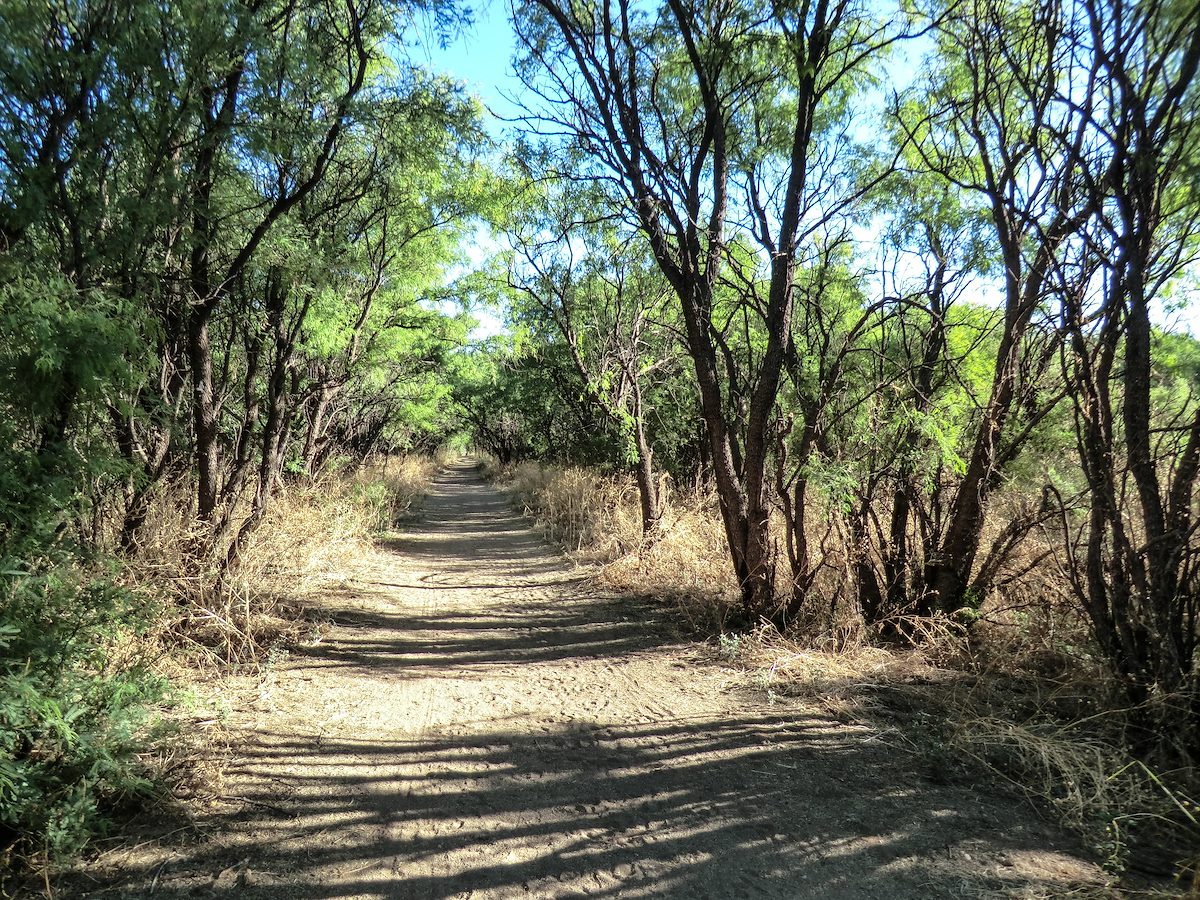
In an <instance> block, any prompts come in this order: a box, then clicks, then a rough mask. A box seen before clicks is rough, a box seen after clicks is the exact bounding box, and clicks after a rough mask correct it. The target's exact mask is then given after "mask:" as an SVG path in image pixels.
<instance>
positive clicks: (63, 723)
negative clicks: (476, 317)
mask: <svg viewBox="0 0 1200 900" xmlns="http://www.w3.org/2000/svg"><path fill="white" fill-rule="evenodd" d="M462 15H463V13H462V12H461V11H460V10H459V9H458V8H457V7H455V6H453V5H451V4H448V3H446V4H442V3H421V2H414V3H407V2H393V0H336V2H331V0H244V2H243V0H230V2H223V0H222V2H207V0H199V2H179V3H174V2H173V3H159V2H143V0H119V2H113V0H70V2H64V3H46V2H39V0H35V2H16V3H5V4H4V5H3V6H2V7H0V570H3V576H2V577H3V579H4V589H3V594H2V595H0V698H2V699H0V855H5V854H6V853H7V850H8V848H9V846H10V844H11V843H12V842H13V841H14V840H15V839H16V838H18V837H24V838H26V839H27V840H28V843H27V844H26V847H25V849H26V850H29V849H34V850H37V849H43V850H46V851H48V852H50V853H52V854H53V853H56V852H64V851H69V850H71V849H72V848H73V847H74V846H76V845H77V843H78V842H79V841H81V840H83V839H84V838H85V837H86V835H87V833H88V829H89V828H90V823H91V820H92V819H93V817H94V815H95V813H96V810H97V803H98V802H99V801H100V799H101V798H102V797H104V796H105V795H107V796H109V798H110V799H111V798H113V797H119V796H120V795H122V794H123V793H126V792H128V791H130V790H136V789H139V784H140V782H139V779H138V776H137V766H136V765H135V761H134V760H133V759H132V756H131V753H132V750H133V749H134V748H135V747H136V746H137V745H138V742H139V741H141V740H143V739H144V734H143V732H142V726H141V725H140V724H139V722H140V721H141V719H142V717H143V713H144V709H145V705H146V702H147V701H148V700H152V699H153V697H154V696H156V695H157V694H159V693H161V690H160V687H159V686H158V684H157V682H156V680H155V679H154V678H152V677H150V676H148V675H147V673H146V672H145V671H144V670H143V669H141V668H139V667H138V666H137V665H132V664H130V663H129V661H128V659H126V658H125V657H124V656H123V655H122V654H121V653H120V652H118V650H117V648H119V647H121V646H122V645H123V641H125V640H126V638H127V636H128V634H129V633H130V632H131V631H135V630H137V629H138V628H140V627H142V626H144V625H145V624H146V623H148V622H149V621H150V620H151V619H152V618H153V616H154V613H153V609H152V607H150V606H148V605H147V602H146V600H145V598H139V597H137V596H134V595H133V594H131V593H130V592H128V591H126V590H124V589H121V588H118V587H117V586H116V582H114V581H113V580H112V578H110V577H109V572H110V571H111V570H112V568H113V567H112V566H111V565H109V564H107V563H106V562H105V560H106V559H108V558H116V559H118V560H122V559H124V560H129V559H133V558H136V557H137V556H138V554H139V552H140V550H141V547H142V546H143V545H144V544H146V543H155V542H158V541H161V540H162V539H163V536H162V535H160V534H156V533H148V530H150V531H151V532H152V529H150V526H149V524H148V522H149V520H150V518H151V515H150V514H151V512H152V510H154V509H155V508H156V507H157V508H161V507H164V506H166V507H170V508H174V510H175V513H174V515H175V517H176V519H177V520H179V519H181V520H182V526H181V527H182V529H183V530H184V531H185V532H186V535H187V539H186V544H187V547H186V553H185V554H184V558H181V559H176V560H174V563H173V564H174V565H176V566H178V567H183V568H184V569H186V570H188V571H187V572H177V573H175V575H174V577H176V578H177V579H178V580H179V582H180V583H185V582H186V583H190V584H191V585H193V590H194V591H195V592H197V593H199V594H200V596H201V599H203V598H204V597H206V596H208V595H210V594H211V593H212V592H218V593H219V592H220V591H221V590H222V583H223V581H224V580H225V579H227V578H228V577H229V576H230V574H231V573H232V572H233V570H235V569H236V567H237V565H238V562H239V554H240V553H241V551H242V549H243V547H244V546H245V543H246V541H247V539H248V537H249V536H250V534H251V533H252V532H253V531H254V529H255V528H257V527H258V526H259V525H260V524H261V523H262V521H263V519H264V516H265V515H266V513H267V511H268V509H269V508H270V504H271V502H272V498H273V496H274V495H275V493H276V492H277V490H278V486H279V485H280V484H281V483H282V482H283V481H284V480H285V479H289V478H291V479H298V478H305V477H309V476H311V475H313V474H315V473H316V472H318V471H319V470H321V469H322V468H324V467H328V466H330V465H337V464H339V463H340V462H341V461H343V460H344V459H346V458H361V457H362V456H364V455H365V454H367V453H369V452H371V451H375V450H386V449H389V448H394V447H407V446H411V445H414V444H420V443H421V442H422V441H424V442H425V443H432V444H436V443H437V442H438V441H440V440H441V435H442V434H443V433H444V432H445V431H446V428H445V425H444V418H443V417H444V415H445V412H444V410H442V409H439V402H440V401H441V400H442V399H443V395H444V393H445V390H446V389H445V386H444V384H443V382H442V380H441V379H440V377H439V374H438V373H439V372H440V370H441V367H442V363H443V359H444V357H445V355H446V354H447V352H449V351H450V350H451V349H453V348H455V347H457V346H459V345H461V343H462V342H463V340H464V339H465V337H466V329H467V323H466V321H465V320H463V319H461V318H460V317H454V316H449V315H446V314H443V313H442V312H440V311H439V309H440V307H439V306H438V305H437V304H436V303H433V302H429V301H431V300H436V299H437V298H438V296H439V295H440V294H443V293H445V291H446V287H445V285H446V281H447V275H448V272H449V271H450V268H451V266H453V265H455V264H457V263H458V261H459V259H460V255H461V252H462V251H461V246H460V244H461V237H462V234H463V233H465V231H466V230H467V229H468V228H469V227H470V224H469V220H470V219H471V217H474V216H476V215H478V213H479V212H480V210H481V209H482V208H484V205H485V203H484V200H485V199H486V194H485V193H483V192H482V187H483V185H484V184H485V182H486V181H487V178H488V176H487V173H486V171H485V170H484V168H483V167H482V165H481V162H480V159H481V154H482V153H483V152H484V151H485V149H486V143H487V142H486V139H485V136H484V133H483V130H482V126H481V109H480V108H479V106H478V104H477V103H476V102H475V101H473V100H472V99H470V98H469V97H467V96H466V95H465V94H464V93H463V91H462V89H461V88H460V87H459V86H458V85H456V84H454V83H452V82H450V81H448V80H446V79H444V78H441V77H438V76H435V75H431V74H429V73H427V72H425V71H424V70H422V69H421V68H419V67H417V66H414V65H412V64H411V63H410V62H409V61H408V57H407V55H406V54H407V50H406V48H407V47H408V46H409V45H410V44H411V42H412V40H413V39H414V38H415V37H421V38H423V39H425V40H435V39H437V34H438V33H439V32H440V33H441V34H443V35H447V34H449V33H450V32H451V31H452V30H453V29H454V28H456V27H457V25H458V22H459V19H460V17H461V16H462ZM185 575H190V576H191V581H190V582H187V579H186V578H185ZM131 665H132V667H131Z"/></svg>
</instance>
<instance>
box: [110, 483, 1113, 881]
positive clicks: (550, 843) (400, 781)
mask: <svg viewBox="0 0 1200 900" xmlns="http://www.w3.org/2000/svg"><path fill="white" fill-rule="evenodd" d="M328 614H329V615H330V616H331V617H332V618H333V620H334V623H335V624H334V626H333V627H332V628H331V629H330V630H329V632H328V634H327V635H326V636H325V637H324V638H323V639H322V640H320V641H318V642H316V643H313V644H312V645H310V646H306V647H304V648H302V649H300V650H299V651H297V652H295V653H293V654H292V656H291V658H290V659H289V660H287V661H286V662H284V663H283V664H281V666H280V667H279V668H278V669H277V670H276V671H275V672H273V673H272V675H271V676H270V678H269V679H268V680H267V681H265V682H263V683H262V684H261V685H259V686H258V688H257V690H256V692H255V694H254V695H253V696H252V697H251V698H250V699H249V700H248V701H247V704H246V705H245V706H244V707H243V709H241V710H240V711H239V712H238V714H237V715H236V717H235V718H236V722H235V727H236V737H237V743H236V744H235V754H236V759H235V762H234V763H233V765H232V766H231V767H230V769H229V771H228V772H227V773H226V779H225V784H224V785H223V788H222V790H223V795H224V797H225V798H226V801H225V802H224V803H222V804H218V805H217V806H215V807H214V808H213V809H212V810H210V811H209V812H207V813H205V814H203V815H202V816H201V821H200V824H201V826H202V832H203V833H204V834H207V835H208V837H206V838H205V839H203V840H198V839H197V838H196V837H195V836H194V835H192V834H190V833H189V834H188V835H186V836H185V837H175V838H174V839H173V840H172V839H168V840H166V841H163V842H158V843H155V844H152V845H150V846H143V847H135V848H133V849H130V850H122V851H114V852H112V853H109V854H106V855H105V856H104V857H102V858H101V860H100V861H99V862H98V863H97V864H96V865H95V866H94V867H93V871H92V873H91V876H90V877H92V878H94V879H99V880H98V881H97V882H96V885H97V887H96V888H95V889H94V890H93V891H92V892H91V895H92V896H97V897H99V896H117V895H121V896H127V897H143V896H145V897H150V896H153V897H155V898H166V900H172V898H182V897H184V896H189V897H191V896H196V895H197V894H196V892H197V890H199V891H201V895H204V894H205V892H209V891H214V890H215V891H216V893H217V894H218V895H219V894H223V893H229V894H230V895H234V894H236V895H237V896H239V897H246V898H263V900H284V898H289V900H296V898H312V900H316V898H323V900H324V898H384V897H386V898H451V897H455V898H467V897H470V898H507V897H583V896H592V897H630V898H634V897H680V898H705V897H709V898H714V900H729V898H743V897H747V898H749V897H761V898H802V897H813V898H868V897H870V898H887V900H906V898H912V900H916V898H921V900H925V898H933V897H949V896H998V895H1012V896H1042V895H1051V896H1052V895H1054V894H1056V893H1062V892H1063V891H1064V890H1066V889H1067V888H1069V887H1071V886H1072V885H1074V884H1076V883H1077V882H1079V881H1080V880H1095V879H1096V878H1098V873H1097V871H1096V870H1095V868H1094V867H1093V866H1091V865H1089V864H1087V863H1085V862H1083V861H1081V860H1079V859H1078V858H1076V857H1074V856H1072V855H1071V854H1070V853H1069V852H1065V851H1058V850H1055V849H1054V848H1055V847H1056V846H1059V847H1062V846H1067V845H1068V842H1066V841H1065V840H1064V839H1063V837H1062V836H1061V835H1060V834H1058V833H1057V832H1055V831H1054V830H1053V829H1051V828H1050V827H1048V826H1046V825H1044V824H1043V823H1040V822H1038V821H1036V820H1033V819H1032V816H1031V811H1030V809H1029V808H1028V807H1027V806H1024V805H1022V804H1020V803H1018V802H1016V801H1015V800H1012V799H1005V798H1003V797H999V796H989V795H981V794H980V792H979V791H978V790H976V789H975V788H974V787H973V786H971V785H964V784H943V783H934V781H933V780H931V777H930V776H931V775H936V774H937V773H930V772H929V771H928V768H929V767H928V765H927V764H923V763H922V762H921V760H920V759H918V758H914V757H911V756H909V755H907V754H905V753H902V752H899V751H898V750H897V749H896V747H895V746H892V745H889V743H888V741H887V740H886V739H885V737H884V736H881V735H880V734H878V733H876V732H874V731H872V730H871V729H870V728H868V727H866V726H864V725H857V724H846V723H843V722H838V721H836V720H834V719H832V718H829V717H828V716H824V715H822V714H818V713H816V712H813V711H812V710H810V709H806V708H805V707H803V706H801V705H798V704H796V703H792V702H791V701H785V702H783V703H769V702H768V701H767V700H766V699H765V698H762V697H759V696H757V695H754V694H750V693H748V692H744V691H743V692H738V691H737V690H732V689H730V688H729V687H728V686H727V684H728V682H729V680H730V674H731V673H729V672H728V671H727V670H725V669H722V668H721V667H720V666H719V665H717V664H715V663H713V662H712V661H711V660H710V659H709V658H708V654H707V653H706V652H704V651H703V649H702V648H698V647H696V646H695V645H691V644H688V643H687V642H685V641H683V640H681V639H680V638H678V637H677V636H674V634H673V632H672V630H671V628H670V627H669V626H667V625H665V624H664V623H663V622H661V621H656V620H655V618H654V615H653V614H652V613H651V612H650V611H649V610H648V609H647V608H646V607H645V606H644V605H642V604H639V603H637V602H635V601H632V600H627V599H621V598H613V597H612V596H609V595H606V594H604V593H603V592H600V591H598V590H597V589H596V587H595V586H594V585H593V584H592V583H591V582H590V581H589V580H588V579H587V577H586V573H584V572H581V571H579V570H577V569H575V568H573V567H572V566H571V564H570V563H568V562H567V561H566V560H565V559H564V558H563V557H562V556H561V555H560V554H558V553H557V552H555V551H554V550H553V549H551V548H550V547H549V546H548V545H547V544H545V542H543V541H542V540H541V538H540V537H538V536H537V535H536V534H535V533H534V532H533V531H532V530H531V529H530V527H529V526H528V524H527V522H526V521H525V520H524V519H522V518H521V517H520V516H519V515H517V514H516V513H514V512H513V511H512V509H511V508H510V506H509V505H508V504H507V503H506V501H505V498H504V496H503V495H502V494H501V493H500V492H499V491H497V490H496V489H494V488H493V487H491V486H489V485H488V484H486V483H485V482H483V481H482V480H481V478H480V477H479V475H478V474H477V472H476V469H475V467H474V466H473V465H471V464H470V463H469V462H467V461H464V462H461V463H459V464H457V465H454V466H452V467H450V468H449V469H447V470H445V471H444V472H443V473H442V474H441V475H440V476H439V477H438V479H437V482H436V484H435V486H434V490H433V493H432V494H431V495H430V496H429V498H428V500H427V502H426V504H425V508H424V513H423V515H422V516H421V518H420V519H419V521H416V522H414V523H412V524H411V525H409V526H408V527H407V529H406V531H405V532H404V533H403V535H402V536H401V537H400V538H398V539H397V540H395V541H393V542H391V543H390V544H388V545H387V546H386V547H385V548H383V549H382V550H381V552H380V553H379V554H378V555H377V556H376V558H375V559H373V560H372V561H371V565H370V567H369V570H368V571H367V572H366V573H365V574H364V575H363V576H362V577H361V578H360V579H358V580H356V581H355V582H353V583H352V584H350V585H349V587H348V588H347V590H345V591H344V592H342V593H339V594H336V595H333V596H330V597H329V599H328Z"/></svg>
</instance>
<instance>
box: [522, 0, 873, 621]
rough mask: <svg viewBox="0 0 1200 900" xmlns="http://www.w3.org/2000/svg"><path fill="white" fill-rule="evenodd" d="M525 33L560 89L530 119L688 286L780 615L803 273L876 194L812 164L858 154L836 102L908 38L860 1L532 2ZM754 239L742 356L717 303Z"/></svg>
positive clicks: (722, 474)
mask: <svg viewBox="0 0 1200 900" xmlns="http://www.w3.org/2000/svg"><path fill="white" fill-rule="evenodd" d="M517 33H518V37H519V39H520V40H521V42H522V44H523V47H524V51H525V57H524V60H523V63H522V72H523V74H524V75H525V77H526V79H527V82H528V83H529V84H530V85H531V87H532V88H533V90H535V91H536V92H537V93H538V94H539V95H540V96H541V97H542V98H543V99H544V100H545V101H546V102H545V103H544V105H543V106H542V107H541V108H539V109H538V110H536V112H531V114H530V116H529V122H530V124H531V125H532V126H533V127H534V128H535V130H537V131H539V132H540V133H541V134H543V135H547V136H549V135H554V136H564V135H565V136H566V137H567V138H568V139H569V141H570V142H571V143H572V144H573V146H574V148H575V150H577V151H578V152H579V154H580V155H581V157H582V158H583V159H584V160H585V161H586V162H587V163H588V164H589V165H590V166H591V169H590V174H592V175H593V177H595V178H597V179H598V180H599V182H600V183H601V184H602V185H606V186H607V187H608V188H610V189H611V192H612V194H613V195H614V197H615V198H616V199H618V200H619V202H620V203H621V204H622V206H623V208H624V210H625V213H626V216H627V218H628V220H629V222H630V224H631V225H632V226H633V227H636V228H637V229H639V230H640V231H641V232H642V234H643V235H644V236H645V239H646V240H647V241H648V243H649V245H650V248H651V251H652V253H653V255H654V258H655V261H656V263H657V264H658V266H659V267H660V269H661V270H662V272H663V275H664V276H665V278H666V280H667V282H668V283H669V284H670V286H671V288H672V290H673V291H674V293H675V296H676V298H677V300H678V303H679V310H680V313H681V317H682V320H683V326H684V334H685V337H686V344H687V349H688V353H689V355H690V357H691V361H692V364H693V366H694V368H695V375H696V383H697V387H698V391H699V396H700V409H701V416H702V418H703V421H704V426H705V429H706V432H707V437H708V441H709V448H710V451H711V468H712V473H713V480H714V483H715V486H716V491H717V496H718V499H719V503H720V509H721V516H722V521H723V523H724V527H725V535H726V539H727V543H728V547H729V552H730V557H731V561H732V563H733V568H734V572H735V575H736V578H737V582H738V585H739V589H740V592H741V598H742V606H743V610H744V613H745V615H746V616H747V618H748V619H749V620H751V621H756V620H758V619H760V618H761V617H764V616H765V617H770V618H773V619H776V620H779V621H782V620H784V619H786V618H787V616H788V612H789V611H788V610H787V609H783V608H781V607H780V604H779V602H778V600H777V598H776V596H775V583H774V582H775V573H774V552H775V548H774V543H773V539H772V529H771V524H770V519H771V510H772V503H771V496H770V495H771V479H770V476H769V462H770V456H771V453H772V450H773V442H772V428H773V426H774V423H775V422H776V418H777V408H776V401H777V399H778V394H779V388H780V384H781V380H782V378H783V375H784V365H785V360H786V357H787V355H788V353H789V351H790V349H791V347H792V316H793V310H794V307H795V289H796V276H797V269H798V267H800V266H803V265H804V257H805V254H806V253H807V252H811V250H812V247H813V244H814V243H816V242H817V238H818V236H819V235H820V234H821V233H822V232H823V231H824V229H826V228H827V227H828V224H827V223H829V222H830V221H836V220H838V219H839V217H840V216H842V215H843V214H845V213H846V211H847V208H848V207H849V206H850V205H852V204H853V202H854V201H855V200H856V199H857V198H858V197H859V196H860V192H861V190H862V187H861V185H859V184H857V183H856V182H855V180H854V179H853V178H848V177H845V174H846V169H845V168H840V169H838V170H837V171H838V173H839V174H832V171H833V170H830V177H828V178H824V177H814V175H815V173H816V172H818V171H820V170H821V166H822V165H825V164H829V165H831V166H833V167H837V166H839V164H840V163H841V162H842V160H843V157H848V156H849V154H848V153H847V149H848V139H847V133H846V132H845V131H844V130H842V125H843V122H842V120H841V119H840V118H839V117H838V116H837V115H836V111H837V110H838V109H840V108H844V105H845V103H846V99H847V96H848V95H850V94H851V93H852V92H853V88H854V86H855V84H856V83H858V80H859V79H860V78H861V76H862V70H863V66H864V65H865V63H866V62H867V61H868V60H869V59H871V58H872V57H873V56H874V55H875V54H877V53H879V52H881V50H882V49H883V48H884V47H885V46H886V45H887V44H888V43H889V42H891V41H892V40H894V35H893V34H892V33H891V32H889V30H888V29H886V28H884V27H882V26H880V25H877V24H875V23H873V22H872V21H870V20H869V18H868V16H867V15H866V14H865V12H864V10H862V9H861V8H860V7H859V6H858V5H857V4H856V3H853V2H850V0H834V2H827V0H817V2H803V3H800V4H798V5H794V6H793V5H779V4H770V5H768V4H761V5H760V4H756V3H752V2H748V3H708V2H705V3H699V4H688V3H683V2H678V0H668V2H667V3H665V4H663V5H662V6H654V7H644V6H640V5H637V4H634V3H631V2H629V0H593V2H585V3H571V4H566V3H559V2H557V0H530V2H527V3H523V4H521V5H520V6H519V7H518V10H517ZM739 244H740V245H741V246H742V247H752V248H754V252H755V253H756V254H759V256H758V259H759V263H760V265H761V269H762V272H763V276H764V277H763V279H762V280H763V282H764V287H763V289H762V290H755V291H747V292H746V293H745V294H744V295H743V297H742V298H741V300H740V302H741V303H742V305H743V306H744V309H745V312H746V314H747V315H748V316H749V317H750V318H752V319H753V320H754V327H755V329H756V330H758V329H761V336H762V340H761V342H759V341H756V342H754V343H753V344H752V345H751V347H750V349H751V353H750V355H749V356H748V357H747V356H742V357H741V358H739V356H738V354H735V353H730V352H726V351H727V340H726V337H725V331H726V329H727V328H728V327H730V323H731V322H736V321H737V319H738V316H736V315H735V316H729V315H728V314H724V315H723V314H722V312H721V310H720V309H719V307H720V305H721V304H720V302H719V298H718V294H719V293H720V291H721V282H722V278H723V276H724V275H725V273H726V270H727V268H728V266H727V263H728V262H729V258H730V254H731V253H737V252H738V249H737V247H738V245H739Z"/></svg>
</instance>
